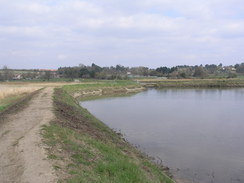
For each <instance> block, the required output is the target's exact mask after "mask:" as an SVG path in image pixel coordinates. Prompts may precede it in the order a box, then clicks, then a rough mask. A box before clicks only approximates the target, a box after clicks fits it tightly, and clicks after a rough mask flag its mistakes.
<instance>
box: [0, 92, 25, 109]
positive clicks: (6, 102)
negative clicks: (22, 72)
mask: <svg viewBox="0 0 244 183" xmlns="http://www.w3.org/2000/svg"><path fill="white" fill-rule="evenodd" d="M22 97H23V95H19V96H11V97H7V98H4V99H2V100H0V112H2V111H4V110H6V109H8V108H9V107H10V106H11V105H13V104H14V103H16V102H17V101H18V100H19V99H21V98H22Z"/></svg>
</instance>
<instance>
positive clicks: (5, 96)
mask: <svg viewBox="0 0 244 183" xmlns="http://www.w3.org/2000/svg"><path fill="white" fill-rule="evenodd" d="M40 88H41V87H40V86H31V85H29V86H26V85H24V86H23V85H6V84H5V85H3V84H2V85H0V112H1V111H3V110H5V109H6V108H8V107H9V106H11V105H12V104H14V103H16V102H17V101H18V100H19V99H21V98H23V97H24V96H26V95H28V94H30V93H32V92H34V91H36V90H38V89H40Z"/></svg>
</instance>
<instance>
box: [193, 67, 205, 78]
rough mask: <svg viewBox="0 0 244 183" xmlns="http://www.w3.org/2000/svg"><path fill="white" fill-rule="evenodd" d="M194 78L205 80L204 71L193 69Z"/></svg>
mask: <svg viewBox="0 0 244 183" xmlns="http://www.w3.org/2000/svg"><path fill="white" fill-rule="evenodd" d="M193 76H194V77H199V78H205V77H206V76H207V73H206V71H205V70H204V69H203V67H198V66H197V67H195V72H194V74H193Z"/></svg>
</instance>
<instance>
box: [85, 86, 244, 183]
mask: <svg viewBox="0 0 244 183" xmlns="http://www.w3.org/2000/svg"><path fill="white" fill-rule="evenodd" d="M81 105H82V106H83V107H85V108H87V109H88V110H89V111H90V112H91V113H92V114H94V115H95V116H96V117H97V118H99V119H100V120H102V121H103V122H104V123H105V124H107V125H108V126H109V127H111V128H113V129H116V130H118V131H121V132H122V133H123V134H124V135H125V138H126V139H127V140H128V141H129V142H131V143H133V144H135V145H139V146H140V149H141V150H142V151H144V152H146V153H147V154H149V155H150V156H153V157H155V158H158V159H162V161H163V164H164V165H166V166H168V167H170V168H171V169H172V173H173V174H174V175H175V176H176V177H178V178H181V179H183V180H185V181H191V182H199V183H211V182H214V183H240V182H241V183H244V89H225V90H221V89H163V90H155V89H152V90H148V91H145V92H142V93H139V94H137V95H134V96H131V97H120V98H108V99H101V100H95V101H87V102H82V103H81Z"/></svg>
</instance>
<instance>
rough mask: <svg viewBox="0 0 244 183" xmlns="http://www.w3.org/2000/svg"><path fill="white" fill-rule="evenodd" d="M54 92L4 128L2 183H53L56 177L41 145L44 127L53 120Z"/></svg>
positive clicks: (35, 101)
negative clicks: (42, 128)
mask: <svg viewBox="0 0 244 183" xmlns="http://www.w3.org/2000/svg"><path fill="white" fill-rule="evenodd" d="M52 94H53V88H50V87H49V88H45V89H44V90H42V91H41V92H39V93H38V94H36V95H35V96H34V97H33V99H32V100H31V101H30V102H29V103H28V106H27V107H26V108H25V109H24V110H21V111H19V112H17V113H16V114H12V115H9V116H7V118H6V119H5V120H4V122H3V123H2V124H0V183H52V182H56V181H57V179H56V176H55V175H54V173H53V172H54V170H53V169H52V166H51V164H50V163H49V162H48V159H47V155H46V152H45V149H44V146H43V144H42V143H41V136H40V127H41V125H43V124H48V123H49V122H50V121H51V120H52V119H53V118H54V114H53V112H52V107H53V106H52Z"/></svg>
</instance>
